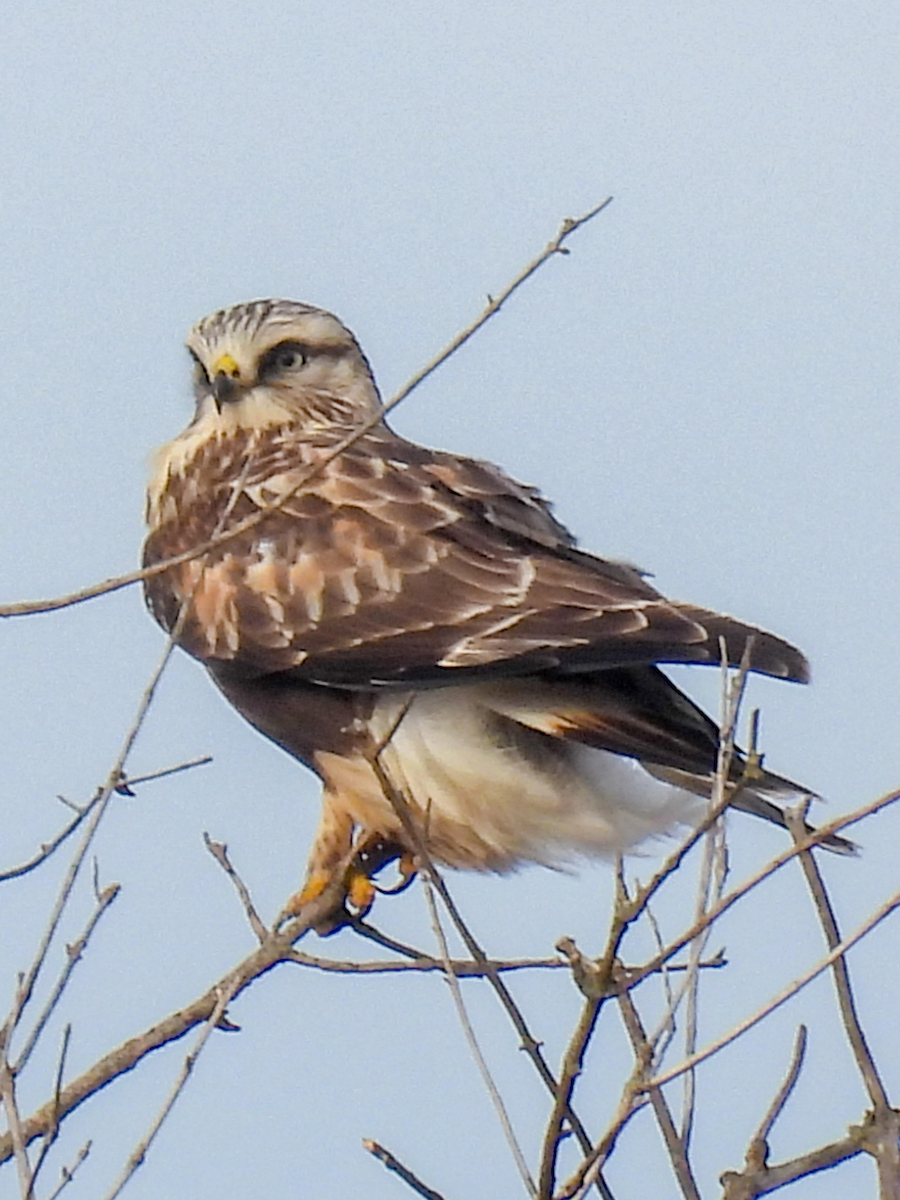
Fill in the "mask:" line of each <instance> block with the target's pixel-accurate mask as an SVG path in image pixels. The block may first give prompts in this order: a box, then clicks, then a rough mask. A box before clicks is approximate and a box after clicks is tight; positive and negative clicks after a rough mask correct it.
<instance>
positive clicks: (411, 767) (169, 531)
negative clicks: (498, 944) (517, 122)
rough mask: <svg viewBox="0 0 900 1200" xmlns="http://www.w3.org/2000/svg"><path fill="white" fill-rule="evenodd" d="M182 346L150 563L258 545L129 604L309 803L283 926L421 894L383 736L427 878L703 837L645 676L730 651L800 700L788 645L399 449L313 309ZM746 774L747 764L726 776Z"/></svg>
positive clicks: (196, 336) (693, 764)
mask: <svg viewBox="0 0 900 1200" xmlns="http://www.w3.org/2000/svg"><path fill="white" fill-rule="evenodd" d="M187 346H188V349H189V351H190V354H191V356H192V358H193V362H194V390H195V396H196V411H195V414H194V417H193V420H192V421H191V423H190V425H189V426H188V427H187V429H186V430H185V431H184V432H183V433H182V434H180V435H179V436H178V437H177V438H175V440H174V441H172V442H170V443H169V444H168V445H166V446H164V447H163V448H162V449H161V450H160V451H159V453H158V455H157V458H156V463H155V467H154V471H153V476H152V479H151V482H150V486H149V491H148V500H147V522H148V526H149V534H148V537H147V540H146V544H145V547H144V564H145V565H151V564H155V563H159V562H161V561H163V560H166V559H168V558H170V557H174V556H176V555H179V554H182V553H184V552H185V551H190V550H191V548H193V547H197V546H199V545H201V544H203V543H205V542H206V541H208V540H209V539H210V538H212V537H213V536H214V535H216V534H217V533H218V532H219V531H220V530H221V529H222V528H223V527H224V528H225V529H226V530H227V529H228V528H231V527H233V526H234V525H235V524H237V523H238V522H241V521H244V520H245V519H246V518H249V517H255V518H256V521H255V523H254V524H253V525H252V527H251V528H248V529H245V530H244V531H243V532H240V533H238V534H237V535H236V536H234V537H233V538H230V539H229V540H226V541H224V542H223V543H222V544H220V545H217V546H215V547H213V548H212V549H209V550H208V551H207V552H206V553H204V554H202V555H200V556H198V557H195V558H192V559H189V560H188V561H186V562H182V563H180V564H179V565H177V566H173V567H171V568H170V569H169V570H167V571H165V572H163V573H160V574H157V575H154V576H152V577H150V578H148V579H147V580H146V597H147V601H148V604H149V606H150V609H151V611H152V613H153V615H154V616H155V618H156V620H157V621H158V622H159V623H160V625H161V626H162V627H163V628H164V629H165V630H168V631H170V632H171V631H172V630H177V640H178V642H179V644H180V645H181V646H182V647H183V648H184V649H185V650H186V651H187V652H188V653H189V654H191V655H193V656H194V657H195V658H197V659H199V661H200V662H201V663H203V665H204V666H205V667H206V668H207V670H208V671H209V673H210V675H211V677H212V679H213V681H214V682H215V683H216V685H217V686H218V687H219V689H220V690H221V691H222V693H223V694H224V696H225V697H226V698H227V699H228V700H229V701H230V702H231V703H232V704H233V705H234V706H235V708H236V709H237V710H238V712H240V713H241V715H242V716H244V717H245V718H246V719H247V720H248V721H249V722H250V723H251V724H252V725H253V726H255V728H256V729H258V730H259V731H260V732H261V733H263V734H265V735H266V736H267V737H268V738H270V739H271V740H272V741H274V742H276V743H277V744H278V745H279V746H281V747H282V748H283V749H285V750H286V751H287V752H288V753H289V754H291V755H293V756H294V757H295V758H297V759H299V760H300V761H301V762H303V763H305V764H306V765H307V766H308V767H310V768H311V769H312V770H313V771H315V772H316V774H317V775H318V776H319V777H320V779H321V780H322V784H323V809H322V819H321V824H320V826H319V829H318V832H317V834H316V838H315V841H314V844H313V847H312V851H311V854H310V858H309V869H308V875H307V880H306V884H305V886H304V888H303V890H302V891H301V892H300V893H298V895H297V896H296V897H294V899H293V902H292V908H293V910H295V911H296V910H297V909H298V908H299V907H300V906H302V904H303V903H305V902H306V901H307V900H309V899H311V898H313V897H315V896H316V895H318V894H320V893H321V892H322V891H323V890H324V889H325V888H326V887H327V886H328V884H329V883H330V882H331V881H332V880H333V879H334V878H335V876H336V874H337V873H342V892H343V893H344V894H345V895H346V896H347V897H349V900H350V902H351V904H353V905H355V906H356V907H357V908H362V909H364V908H365V907H367V906H368V904H369V903H370V902H371V899H372V895H373V890H372V889H373V885H372V883H371V879H370V873H371V871H372V870H373V869H374V868H375V867H376V866H377V865H379V864H380V863H382V862H383V861H384V860H385V859H386V858H388V857H391V856H398V857H400V858H401V863H402V864H403V869H404V870H405V871H406V873H407V874H410V873H411V872H412V870H413V865H412V862H413V859H414V856H415V847H414V846H413V845H411V844H410V840H409V838H408V836H407V834H406V833H404V830H403V827H402V825H401V823H400V821H399V819H398V816H397V813H396V811H395V808H394V805H392V803H391V800H390V796H389V794H386V789H385V787H384V786H383V785H382V782H381V781H379V779H378V777H377V775H376V772H375V769H374V767H373V761H372V754H373V750H374V748H375V747H377V746H379V745H380V744H381V743H382V742H384V740H385V739H386V738H388V735H389V734H391V731H392V730H394V732H393V735H392V736H391V737H390V740H389V741H388V742H387V745H386V746H385V748H384V750H383V753H382V754H381V755H380V757H379V759H378V762H379V763H380V765H381V767H382V768H383V771H384V775H385V778H386V779H387V781H388V782H389V785H390V788H392V789H394V790H395V791H396V793H398V794H399V795H400V796H401V797H402V798H403V799H404V801H405V803H406V804H407V805H408V806H409V810H410V812H411V814H412V815H413V817H414V818H415V820H416V821H417V822H418V827H419V828H420V830H421V833H422V836H423V837H424V839H425V842H426V844H427V849H428V852H429V854H430V855H431V857H432V858H433V860H434V861H435V862H436V863H437V864H443V865H446V866H450V867H459V868H468V869H473V870H481V871H499V872H504V871H509V870H512V869H514V868H515V867H517V866H519V865H520V864H523V863H543V864H546V865H550V866H553V865H560V864H564V863H567V862H571V861H573V860H577V859H579V858H582V857H594V856H600V857H612V856H614V855H615V854H617V853H618V852H620V851H624V850H627V849H629V848H630V847H633V846H636V845H637V844H639V843H640V842H642V841H643V840H645V839H647V838H649V837H652V836H653V835H659V834H663V833H665V832H667V831H669V830H671V829H673V828H674V827H677V826H678V825H681V824H685V823H693V822H696V821H697V820H698V819H700V818H701V817H702V815H703V814H704V813H705V811H706V810H707V804H708V797H709V795H710V793H711V787H712V781H713V773H714V770H715V765H716V755H717V748H718V730H717V728H716V726H715V724H714V723H713V722H712V721H711V720H710V719H709V718H708V717H707V716H706V715H705V714H704V713H703V712H702V710H701V709H700V708H698V707H697V705H696V704H694V703H693V701H691V700H690V699H689V698H688V697H687V696H686V695H685V694H684V693H683V692H681V691H680V690H679V689H678V688H677V687H676V686H675V684H673V683H672V682H671V680H670V679H669V678H668V677H667V676H666V675H665V674H664V673H663V672H662V671H661V670H660V669H659V665H658V664H665V663H712V664H716V663H718V662H719V661H720V646H721V645H724V646H725V647H726V651H727V657H728V661H729V662H730V663H731V664H732V665H736V664H737V663H738V662H739V661H740V660H741V657H742V655H744V654H745V652H746V654H747V656H748V661H749V666H750V669H751V670H753V671H758V672H762V673H763V674H766V675H772V676H775V677H777V678H780V679H787V680H795V681H798V682H805V681H806V680H807V678H808V667H807V663H806V660H805V658H804V657H803V655H802V654H801V653H800V651H799V650H797V649H795V647H793V646H791V645H789V644H788V643H787V642H785V641H783V640H782V639H781V638H778V637H776V636H774V635H773V634H770V633H766V632H765V631H763V630H760V629H757V628H754V627H753V626H750V625H746V624H744V623H742V622H740V621H737V620H735V619H733V618H732V617H728V616H723V615H722V614H720V613H716V612H711V611H708V610H706V609H703V608H699V607H697V606H696V605H693V604H685V603H681V602H676V601H671V600H667V599H666V598H665V597H664V596H662V595H661V594H660V593H659V592H658V591H656V589H655V588H654V587H652V586H651V584H650V583H649V582H648V581H647V578H646V577H645V576H644V575H643V574H642V573H641V572H640V571H639V570H637V569H636V568H634V567H632V566H630V565H628V564H625V563H621V562H615V561H611V560H608V559H602V558H598V557H596V556H594V555H592V554H588V553H586V552H584V551H582V550H580V549H578V547H577V546H576V544H575V539H574V538H573V537H572V535H571V534H570V533H569V531H568V530H567V529H566V528H565V527H564V526H563V525H561V524H560V523H559V521H557V520H556V518H555V517H554V516H553V514H552V511H551V508H550V506H549V504H548V503H547V502H546V501H545V500H544V499H543V498H542V496H541V495H540V494H539V492H537V491H536V490H535V489H534V488H532V487H529V486H526V485H524V484H521V483H517V482H515V481H514V480H512V479H510V478H509V477H508V476H506V475H505V474H504V473H503V472H502V471H501V470H500V469H499V468H498V467H496V466H493V465H492V464H491V463H487V462H481V461H478V460H476V459H471V458H464V457H460V456H458V455H454V454H447V453H443V452H440V451H436V450H429V449H426V448H425V447H422V446H419V445H416V444H415V443H413V442H409V441H407V440H405V439H404V438H402V437H400V436H398V435H397V434H396V433H394V432H393V431H392V430H391V429H390V428H389V427H388V426H387V424H386V423H385V422H384V421H379V420H378V414H379V412H380V409H381V399H380V397H379V393H378V389H377V387H376V384H375V381H374V378H373V375H372V371H371V369H370V367H369V363H368V361H367V360H366V358H365V356H364V354H363V352H362V350H361V349H360V347H359V345H358V344H357V342H356V340H355V338H354V337H353V335H352V334H351V333H350V331H349V330H348V329H347V328H346V327H345V326H344V325H343V324H342V323H341V322H340V321H339V320H338V319H337V318H336V317H335V316H333V315H332V314H331V313H328V312H325V311H324V310H322V309H319V308H314V307H312V306H310V305H306V304H299V303H295V302H294V301H289V300H256V301H252V302H250V303H247V304H239V305H236V306H234V307H232V308H227V309H223V310H222V311H220V312H216V313H213V314H212V315H211V316H209V317H206V318H205V319H204V320H202V321H200V322H199V323H198V324H197V325H195V326H194V328H193V329H192V330H191V332H190V335H189V337H188V340H187ZM366 422H377V423H375V424H374V426H373V428H371V429H370V430H368V431H366V432H363V433H362V434H361V435H360V436H359V437H358V438H357V440H356V441H354V442H353V444H352V445H351V446H349V447H347V448H345V449H343V450H342V452H341V453H339V454H338V455H337V456H336V457H333V460H332V461H326V460H327V459H328V458H329V457H330V456H333V454H334V450H335V448H336V447H338V446H339V445H340V444H341V443H342V442H343V441H345V440H346V439H347V437H348V435H349V434H351V433H352V432H353V431H354V430H356V429H359V427H360V426H361V425H363V424H364V423H366ZM323 464H324V465H323ZM314 469H315V473H312V474H311V472H313V470H314ZM307 476H309V478H308V479H307ZM398 721H399V724H398ZM395 726H396V729H394V727H395ZM743 769H744V764H743V759H742V757H741V756H740V755H739V754H738V755H737V756H736V757H735V761H734V766H733V775H734V779H735V780H737V779H738V778H740V777H741V775H742V773H743ZM807 794H809V792H808V790H807V789H805V788H803V787H801V786H799V785H797V784H794V783H792V782H791V781H790V780H787V779H784V778H782V777H780V776H778V775H774V774H771V773H770V772H768V771H762V770H760V771H757V772H756V773H755V775H754V777H753V778H752V779H748V780H747V781H746V782H745V783H744V785H743V786H742V787H741V788H740V789H737V790H736V792H735V796H734V806H735V807H736V808H739V809H743V810H744V811H746V812H750V813H753V814H755V815H757V816H761V817H764V818H766V819H767V820H769V821H774V822H776V823H777V824H782V825H783V824H784V816H783V813H782V809H781V805H782V804H784V803H785V802H788V801H791V800H795V799H797V798H798V797H799V796H802V795H807ZM825 844H826V845H827V846H829V847H830V848H831V849H833V850H837V851H843V852H848V851H851V850H852V849H853V845H852V843H850V842H848V841H847V840H845V839H843V838H841V837H838V836H836V835H833V836H831V837H829V838H828V839H827V840H826V842H825Z"/></svg>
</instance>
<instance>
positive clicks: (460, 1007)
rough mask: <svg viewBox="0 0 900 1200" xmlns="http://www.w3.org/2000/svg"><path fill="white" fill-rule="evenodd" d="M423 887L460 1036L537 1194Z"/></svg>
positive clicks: (427, 890) (431, 897) (428, 883)
mask: <svg viewBox="0 0 900 1200" xmlns="http://www.w3.org/2000/svg"><path fill="white" fill-rule="evenodd" d="M424 883H425V887H424V891H425V902H426V903H427V905H428V915H429V917H430V918H431V927H432V929H433V930H434V936H435V937H436V938H437V943H438V948H439V950H440V955H441V960H442V962H443V963H444V974H445V977H446V980H447V985H448V986H449V988H450V994H451V995H452V996H453V1003H454V1005H455V1007H456V1015H457V1016H458V1017H459V1023H460V1025H461V1026H462V1031H463V1036H464V1037H465V1039H466V1043H467V1044H468V1047H469V1051H470V1053H471V1055H472V1057H473V1058H474V1059H475V1065H476V1066H477V1067H478V1072H479V1074H480V1075H481V1078H482V1080H483V1082H484V1086H485V1088H486V1089H487V1093H488V1095H489V1096H490V1098H491V1103H492V1104H493V1106H494V1110H495V1112H496V1113H497V1118H498V1120H499V1121H500V1128H501V1129H502V1130H503V1136H504V1137H505V1138H506V1141H507V1145H508V1146H509V1148H510V1151H511V1153H512V1156H513V1161H514V1162H515V1164H516V1169H517V1170H518V1172H519V1175H520V1177H521V1179H522V1183H523V1184H524V1185H525V1190H526V1192H527V1193H528V1195H529V1196H536V1195H537V1188H536V1187H535V1185H534V1180H533V1179H532V1178H531V1172H530V1171H529V1170H528V1163H527V1162H526V1161H525V1155H524V1154H523V1153H522V1147H521V1146H520V1145H519V1141H518V1138H517V1137H516V1131H515V1130H514V1129H513V1126H512V1121H511V1120H510V1119H509V1113H508V1112H507V1110H506V1105H505V1104H504V1103H503V1097H502V1096H501V1095H500V1090H499V1088H498V1087H497V1085H496V1083H495V1082H494V1077H493V1075H491V1070H490V1067H489V1066H488V1065H487V1060H486V1059H485V1057H484V1055H483V1054H482V1052H481V1047H480V1046H479V1044H478V1038H477V1037H476V1036H475V1030H474V1029H473V1028H472V1022H471V1021H470V1020H469V1014H468V1012H467V1011H466V1006H465V1003H464V1001H463V998H462V990H461V988H460V986H459V980H458V979H457V977H456V975H455V974H454V971H453V967H452V966H451V963H450V949H449V947H448V945H447V939H446V937H445V935H444V930H443V927H442V925H441V919H440V917H439V916H438V910H437V905H436V904H435V902H434V893H433V891H432V886H431V881H430V880H428V879H426V880H425V881H424Z"/></svg>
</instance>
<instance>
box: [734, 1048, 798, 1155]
mask: <svg viewBox="0 0 900 1200" xmlns="http://www.w3.org/2000/svg"><path fill="white" fill-rule="evenodd" d="M806 1041H807V1034H806V1026H805V1025H800V1026H799V1027H798V1029H797V1036H796V1037H795V1038H794V1050H793V1053H792V1054H791V1061H790V1065H789V1066H788V1069H787V1074H786V1075H785V1077H784V1079H783V1080H782V1082H781V1087H780V1088H779V1089H778V1091H777V1092H776V1093H775V1095H774V1096H773V1098H772V1103H771V1104H770V1105H769V1107H768V1108H767V1109H766V1112H765V1115H764V1116H763V1119H762V1120H761V1121H760V1123H759V1128H758V1129H757V1131H756V1133H755V1134H754V1135H753V1137H752V1138H751V1140H750V1145H749V1146H748V1148H747V1157H746V1163H747V1166H748V1167H749V1166H751V1165H752V1166H754V1168H755V1169H758V1168H759V1167H760V1166H763V1167H764V1166H765V1165H766V1162H767V1160H768V1157H769V1134H770V1133H771V1132H772V1127H773V1126H774V1124H775V1122H776V1121H777V1120H778V1118H779V1117H780V1116H781V1113H782V1111H783V1110H784V1106H785V1105H786V1104H787V1102H788V1100H789V1099H790V1095H791V1092H792V1091H793V1090H794V1088H795V1087H796V1086H797V1080H798V1079H799V1078H800V1071H801V1070H802V1068H803V1060H804V1058H805V1057H806Z"/></svg>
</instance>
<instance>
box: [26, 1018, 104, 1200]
mask: <svg viewBox="0 0 900 1200" xmlns="http://www.w3.org/2000/svg"><path fill="white" fill-rule="evenodd" d="M71 1037H72V1026H71V1025H66V1027H65V1029H64V1030H63V1036H62V1045H61V1046H60V1049H59V1059H58V1061H57V1064H56V1079H55V1081H54V1084H53V1102H54V1119H53V1123H52V1124H51V1126H50V1128H49V1129H48V1130H47V1133H46V1136H45V1137H44V1142H43V1145H42V1146H41V1149H40V1153H39V1154H38V1157H37V1162H36V1163H35V1164H34V1170H33V1171H32V1172H31V1182H30V1184H29V1186H28V1194H27V1196H26V1197H25V1200H33V1197H34V1185H35V1184H36V1183H37V1177H38V1175H39V1173H40V1170H41V1167H42V1166H43V1165H44V1162H45V1160H46V1158H47V1155H48V1154H49V1153H50V1148H51V1146H52V1145H53V1144H54V1142H55V1141H56V1139H57V1137H58V1136H59V1095H60V1092H61V1091H62V1081H63V1075H64V1074H65V1070H66V1058H67V1057H68V1053H69V1041H70V1039H71ZM87 1145H88V1147H90V1142H88V1143H87ZM85 1153H87V1151H85ZM75 1166H76V1167H77V1166H78V1163H77V1162H76V1164H75ZM74 1169H75V1168H73V1171H74Z"/></svg>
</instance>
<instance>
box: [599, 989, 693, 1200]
mask: <svg viewBox="0 0 900 1200" xmlns="http://www.w3.org/2000/svg"><path fill="white" fill-rule="evenodd" d="M619 1011H620V1012H621V1014H622V1021H623V1023H624V1025H625V1029H626V1031H627V1033H628V1037H629V1038H630V1040H631V1045H632V1048H633V1050H634V1056H635V1061H636V1063H637V1064H638V1066H639V1067H641V1068H642V1069H644V1070H646V1068H647V1067H648V1066H649V1065H650V1063H651V1061H652V1059H653V1047H652V1045H651V1044H650V1042H649V1041H648V1040H647V1033H646V1031H645V1029H644V1026H643V1022H642V1021H641V1018H640V1015H639V1013H638V1010H637V1009H636V1008H635V1005H634V1001H633V1000H632V999H631V996H630V995H629V993H628V992H622V994H621V995H620V996H619ZM648 1094H649V1096H650V1106H651V1108H652V1109H653V1114H654V1116H655V1117H656V1123H657V1125H658V1126H659V1131H660V1133H661V1134H662V1138H663V1141H664V1142H665V1144H666V1149H667V1150H668V1152H669V1161H670V1162H671V1164H672V1170H673V1172H674V1173H675V1178H676V1179H677V1181H678V1186H679V1188H680V1189H681V1194H682V1195H683V1196H684V1198H685V1200H700V1191H699V1189H698V1187H697V1181H696V1179H695V1178H694V1173H693V1171H692V1170H691V1164H690V1161H689V1159H688V1141H687V1138H685V1136H684V1135H683V1134H679V1132H678V1130H677V1129H676V1127H675V1122H674V1120H673V1119H672V1113H671V1110H670V1109H669V1105H668V1104H667V1102H666V1098H665V1096H664V1095H663V1093H662V1089H661V1088H652V1089H650V1091H649V1093H648Z"/></svg>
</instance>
